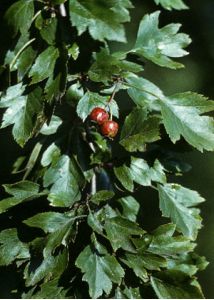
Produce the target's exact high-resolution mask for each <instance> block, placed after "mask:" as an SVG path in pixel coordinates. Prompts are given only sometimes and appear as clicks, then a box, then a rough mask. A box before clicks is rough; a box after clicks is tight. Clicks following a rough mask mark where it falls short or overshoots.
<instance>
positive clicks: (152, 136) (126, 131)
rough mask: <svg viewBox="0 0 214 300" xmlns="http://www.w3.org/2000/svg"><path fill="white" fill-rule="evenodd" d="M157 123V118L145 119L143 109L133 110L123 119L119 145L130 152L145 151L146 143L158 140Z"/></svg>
mask: <svg viewBox="0 0 214 300" xmlns="http://www.w3.org/2000/svg"><path fill="white" fill-rule="evenodd" d="M159 123H160V118H159V117H157V116H152V117H147V113H146V111H145V109H143V108H138V107H137V108H135V109H134V110H133V111H132V112H131V113H130V114H129V115H128V116H127V117H126V119H125V122H124V125H123V128H122V131H121V136H120V139H121V140H120V144H121V145H122V146H123V147H124V148H125V149H126V150H127V151H130V152H134V151H145V147H146V143H152V142H155V141H157V140H159V139H160V135H159Z"/></svg>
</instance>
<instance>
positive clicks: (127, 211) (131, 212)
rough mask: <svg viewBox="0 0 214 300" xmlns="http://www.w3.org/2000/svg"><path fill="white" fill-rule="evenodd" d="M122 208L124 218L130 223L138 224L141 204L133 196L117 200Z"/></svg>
mask: <svg viewBox="0 0 214 300" xmlns="http://www.w3.org/2000/svg"><path fill="white" fill-rule="evenodd" d="M117 202H118V203H119V204H120V205H121V207H122V216H123V217H124V218H127V219H128V220H130V221H133V222H136V219H137V214H138V212H139V210H140V204H139V203H138V202H137V200H135V198H134V197H132V196H127V197H123V198H120V199H117Z"/></svg>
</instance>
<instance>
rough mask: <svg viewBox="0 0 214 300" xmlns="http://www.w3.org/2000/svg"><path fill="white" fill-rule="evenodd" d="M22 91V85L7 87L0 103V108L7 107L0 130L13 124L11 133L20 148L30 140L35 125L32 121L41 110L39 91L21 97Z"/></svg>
mask: <svg viewBox="0 0 214 300" xmlns="http://www.w3.org/2000/svg"><path fill="white" fill-rule="evenodd" d="M24 89H25V87H24V86H22V84H17V85H15V86H12V87H9V88H8V89H7V93H6V95H5V96H2V98H1V101H0V107H7V110H6V112H5V113H4V115H3V122H2V125H1V128H4V127H7V126H9V125H13V124H14V126H13V131H12V133H13V136H14V139H15V140H16V141H17V143H18V144H19V145H20V146H24V144H25V143H26V142H27V140H28V139H29V138H30V136H31V133H32V131H33V128H34V125H35V120H34V119H35V117H36V115H38V114H39V112H40V111H41V110H42V100H41V92H42V91H41V89H40V88H39V87H37V88H35V89H34V90H33V91H32V92H31V93H30V94H28V95H24V96H23V92H24Z"/></svg>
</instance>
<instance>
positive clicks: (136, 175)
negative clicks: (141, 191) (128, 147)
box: [130, 157, 166, 186]
mask: <svg viewBox="0 0 214 300" xmlns="http://www.w3.org/2000/svg"><path fill="white" fill-rule="evenodd" d="M130 171H131V175H132V179H133V181H135V182H136V183H138V184H140V185H145V186H150V185H151V182H152V181H155V182H160V183H165V182H166V175H165V173H164V167H163V166H162V165H161V163H160V162H159V161H158V160H155V162H154V165H153V167H149V165H148V163H147V162H146V161H145V160H144V159H142V158H135V157H132V158H131V164H130Z"/></svg>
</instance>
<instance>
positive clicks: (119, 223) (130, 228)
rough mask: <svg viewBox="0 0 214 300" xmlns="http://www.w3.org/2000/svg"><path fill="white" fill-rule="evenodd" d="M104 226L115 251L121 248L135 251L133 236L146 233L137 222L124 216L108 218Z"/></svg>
mask: <svg viewBox="0 0 214 300" xmlns="http://www.w3.org/2000/svg"><path fill="white" fill-rule="evenodd" d="M104 228H105V230H106V233H107V237H108V239H109V241H110V243H111V245H112V247H113V249H114V251H116V250H117V249H119V248H123V249H125V250H129V251H133V247H132V244H131V242H130V238H131V236H132V235H141V234H143V233H144V230H143V229H141V228H140V227H139V226H138V224H137V223H135V222H132V221H130V220H128V219H126V218H123V217H113V218H107V219H106V221H105V226H104Z"/></svg>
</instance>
